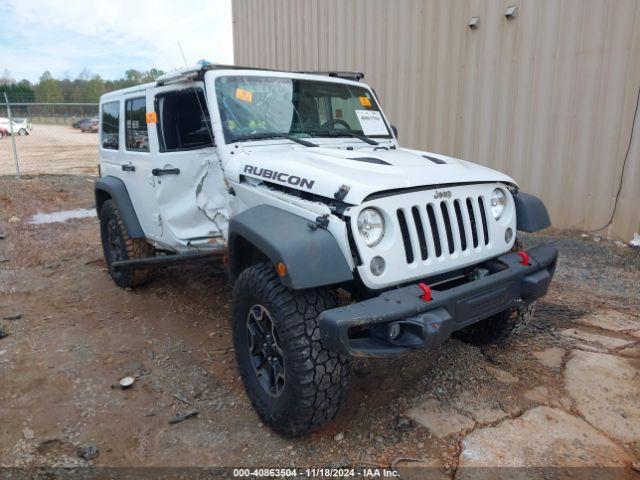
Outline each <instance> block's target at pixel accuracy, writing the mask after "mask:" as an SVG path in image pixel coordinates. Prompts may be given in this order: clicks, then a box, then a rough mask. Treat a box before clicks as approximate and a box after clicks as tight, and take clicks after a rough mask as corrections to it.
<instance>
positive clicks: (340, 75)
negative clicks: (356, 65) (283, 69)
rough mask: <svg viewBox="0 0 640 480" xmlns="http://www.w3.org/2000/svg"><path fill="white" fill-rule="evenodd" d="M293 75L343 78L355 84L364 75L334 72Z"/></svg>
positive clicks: (307, 72)
mask: <svg viewBox="0 0 640 480" xmlns="http://www.w3.org/2000/svg"><path fill="white" fill-rule="evenodd" d="M293 73H306V74H309V75H327V76H329V77H336V78H343V79H345V80H353V81H355V82H359V81H360V80H362V79H363V78H364V73H362V72H336V71H327V72H316V71H309V70H307V71H300V70H298V71H294V72H293Z"/></svg>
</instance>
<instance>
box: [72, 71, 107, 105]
mask: <svg viewBox="0 0 640 480" xmlns="http://www.w3.org/2000/svg"><path fill="white" fill-rule="evenodd" d="M87 76H88V72H86V71H85V72H83V73H81V74H80V78H78V79H77V80H75V81H74V82H73V86H72V89H71V101H72V102H80V103H81V102H89V103H95V102H97V101H98V100H100V95H102V94H103V93H104V92H105V83H104V80H102V78H100V76H99V75H94V76H93V77H91V78H89V79H87V78H82V77H87Z"/></svg>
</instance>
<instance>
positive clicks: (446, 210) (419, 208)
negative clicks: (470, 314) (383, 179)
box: [346, 183, 516, 289]
mask: <svg viewBox="0 0 640 480" xmlns="http://www.w3.org/2000/svg"><path fill="white" fill-rule="evenodd" d="M498 187H501V185H500V184H498V183H477V184H464V185H452V186H450V187H445V188H446V190H442V189H440V190H437V189H435V188H434V189H425V190H416V191H414V192H408V193H402V194H398V195H386V196H380V197H378V198H374V199H371V200H369V201H367V202H364V203H363V204H362V205H359V206H357V207H352V208H349V209H347V210H346V214H347V216H348V217H349V219H350V220H349V221H350V222H351V231H352V232H355V234H354V235H353V242H354V243H355V246H356V248H357V249H358V255H359V257H360V258H361V260H362V263H360V264H359V265H358V267H357V268H358V273H359V274H360V278H361V279H362V281H363V282H364V284H365V285H366V286H367V287H369V288H371V289H381V288H388V287H391V286H395V285H399V284H403V283H407V282H411V281H422V280H424V279H429V278H432V277H434V276H436V275H439V274H442V273H446V272H451V271H454V270H457V269H460V268H465V267H468V266H471V265H476V264H479V263H481V262H483V261H485V260H488V259H490V258H495V257H497V256H499V255H502V254H503V253H505V252H508V251H509V249H511V247H512V246H513V242H514V237H515V235H513V233H515V230H516V216H515V205H514V202H513V198H512V196H511V195H510V194H509V195H507V206H506V207H505V212H504V213H503V214H502V216H501V217H500V219H498V220H496V219H494V218H493V215H491V211H490V210H489V209H490V208H491V204H490V200H489V199H490V198H491V193H492V192H493V190H494V189H496V188H498ZM445 195H446V196H445ZM369 207H372V208H376V209H378V210H379V211H380V212H382V213H383V215H384V218H385V221H386V222H388V224H387V233H386V234H385V236H384V237H383V239H382V241H381V242H380V243H379V244H377V245H375V246H373V247H371V246H369V245H367V244H366V242H365V240H364V239H363V237H362V236H361V235H359V234H358V233H357V232H358V215H359V213H360V212H361V211H362V210H363V209H365V208H369ZM507 229H511V230H512V231H511V233H510V234H509V235H508V236H505V233H506V231H507ZM375 257H382V258H383V259H384V261H385V262H386V268H385V270H384V272H383V273H382V274H380V275H375V274H374V273H373V271H372V269H371V262H372V261H373V259H374V258H375Z"/></svg>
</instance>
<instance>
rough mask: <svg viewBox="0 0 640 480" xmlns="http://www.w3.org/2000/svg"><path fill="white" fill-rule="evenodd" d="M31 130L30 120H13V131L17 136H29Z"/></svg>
mask: <svg viewBox="0 0 640 480" xmlns="http://www.w3.org/2000/svg"><path fill="white" fill-rule="evenodd" d="M32 129H33V127H32V125H31V120H29V119H28V118H14V119H13V131H14V133H17V134H18V135H30V134H31V130H32Z"/></svg>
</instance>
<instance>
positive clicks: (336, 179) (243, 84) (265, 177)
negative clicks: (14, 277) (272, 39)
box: [95, 65, 557, 436]
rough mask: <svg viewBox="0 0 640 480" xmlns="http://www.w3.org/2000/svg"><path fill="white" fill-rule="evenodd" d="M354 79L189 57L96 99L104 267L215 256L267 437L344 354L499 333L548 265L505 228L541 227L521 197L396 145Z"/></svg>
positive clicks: (307, 424)
mask: <svg viewBox="0 0 640 480" xmlns="http://www.w3.org/2000/svg"><path fill="white" fill-rule="evenodd" d="M361 79H362V75H361V74H351V73H340V72H327V73H324V74H323V73H316V74H308V73H293V72H281V71H269V70H258V69H247V68H241V67H225V66H218V65H204V66H200V67H198V68H194V69H190V70H185V71H182V72H176V73H172V74H167V75H165V76H163V77H161V78H159V79H158V80H157V82H155V83H151V84H147V85H142V86H139V87H133V88H128V89H125V90H120V91H117V92H112V93H108V94H106V95H104V96H103V97H102V98H101V100H100V115H101V122H100V171H101V178H100V180H98V181H97V182H96V186H95V192H96V205H97V210H98V214H99V217H100V223H101V234H102V243H103V247H104V255H105V259H106V263H107V265H108V268H109V273H110V275H111V277H112V278H113V280H114V281H115V282H116V283H117V284H118V285H119V286H121V287H133V286H135V285H139V284H141V283H143V282H145V281H147V280H148V279H149V277H150V275H151V272H152V269H153V268H155V267H159V266H163V265H168V264H172V263H178V262H184V261H188V260H194V259H208V260H209V261H213V260H215V257H218V258H217V259H218V260H222V261H226V262H227V266H228V271H229V276H230V279H231V281H232V282H233V284H234V289H233V337H234V345H235V352H236V358H237V363H238V368H239V370H240V373H241V376H242V378H243V381H244V385H245V387H246V390H247V394H248V396H249V398H250V399H251V401H252V403H253V405H254V407H255V409H256V411H257V412H258V414H259V415H260V417H261V418H262V419H263V420H264V421H265V422H266V423H267V424H268V425H270V426H271V427H272V428H273V429H274V430H276V431H277V432H279V433H281V434H283V435H288V436H294V435H300V434H304V433H306V432H309V431H310V430H312V429H314V428H317V427H319V426H321V425H323V424H324V423H326V422H327V421H329V420H331V419H332V418H333V417H334V416H335V415H336V413H337V412H338V411H339V409H340V407H341V405H342V404H343V403H344V401H345V397H346V388H347V375H348V359H349V357H350V356H356V357H367V356H368V357H384V356H392V355H399V354H403V353H406V352H409V351H411V350H412V349H416V348H434V347H435V346H437V345H439V344H440V343H442V342H444V341H445V340H446V339H447V338H449V337H450V336H451V335H452V334H453V335H455V336H457V337H458V338H461V339H463V340H465V341H469V342H473V343H476V344H486V343H489V342H497V341H502V340H504V339H505V338H506V337H507V336H508V335H509V334H511V333H512V332H513V331H515V330H517V329H518V328H520V327H521V326H522V325H523V323H524V321H525V320H526V319H527V318H528V316H529V315H530V313H531V310H532V306H533V302H534V301H535V300H536V299H537V298H539V297H541V296H543V295H545V294H546V292H547V288H548V285H549V282H550V281H551V277H552V276H553V273H554V269H555V265H556V259H557V251H556V250H555V249H554V248H553V247H551V246H539V247H536V248H533V249H531V250H529V251H528V252H526V251H524V250H523V249H522V247H521V244H520V242H517V241H516V231H517V230H521V231H527V232H533V231H537V230H540V229H543V228H546V227H547V226H549V224H550V223H549V217H548V215H547V212H546V209H545V207H544V205H543V204H542V203H541V202H540V200H538V199H537V198H535V197H533V196H531V195H527V194H524V193H518V186H517V185H516V183H515V181H514V180H512V179H511V178H509V177H508V176H506V175H504V174H502V173H499V172H496V171H494V170H491V169H489V168H486V167H482V166H479V165H474V164H472V163H469V162H465V161H463V160H457V159H454V158H450V157H447V156H443V155H438V154H434V153H427V152H421V151H415V150H409V149H405V148H400V147H399V145H398V140H397V134H396V132H395V128H393V127H391V126H390V124H389V122H388V121H387V118H386V117H385V115H384V113H383V112H382V110H381V108H380V104H379V100H378V98H377V97H376V94H375V92H374V91H373V90H372V89H371V88H370V87H368V86H367V85H365V84H363V83H361V82H360V80H361ZM338 291H340V295H337V292H338ZM338 299H340V301H339V300H338Z"/></svg>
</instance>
